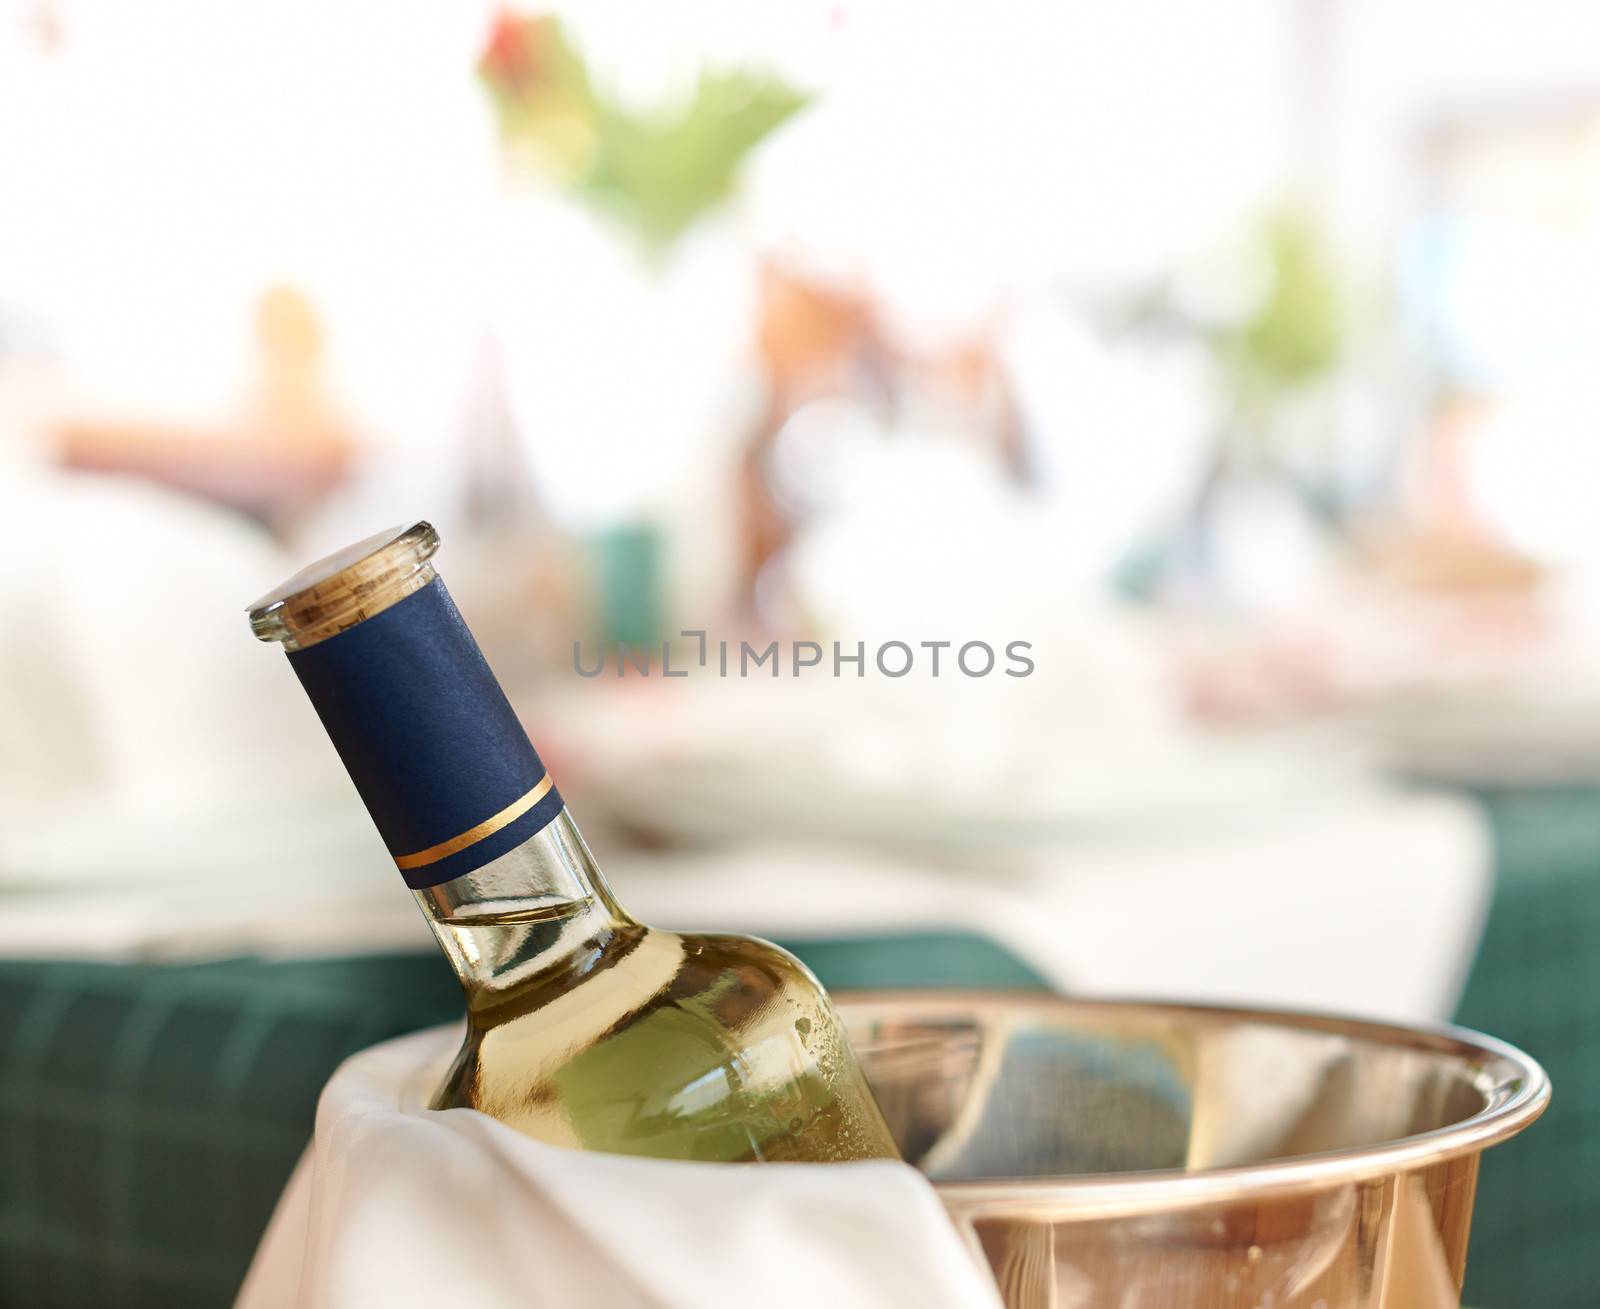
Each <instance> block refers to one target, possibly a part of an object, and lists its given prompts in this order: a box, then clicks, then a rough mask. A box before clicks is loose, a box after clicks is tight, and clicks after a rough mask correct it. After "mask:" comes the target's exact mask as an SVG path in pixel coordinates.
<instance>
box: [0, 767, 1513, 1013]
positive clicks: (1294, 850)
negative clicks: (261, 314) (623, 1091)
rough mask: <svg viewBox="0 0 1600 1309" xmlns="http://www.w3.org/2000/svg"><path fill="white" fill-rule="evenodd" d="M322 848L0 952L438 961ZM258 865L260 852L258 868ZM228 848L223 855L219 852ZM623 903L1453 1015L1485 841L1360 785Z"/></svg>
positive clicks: (1130, 984) (735, 880)
mask: <svg viewBox="0 0 1600 1309" xmlns="http://www.w3.org/2000/svg"><path fill="white" fill-rule="evenodd" d="M348 808H349V813H348V815H347V818H348V826H349V827H350V829H351V831H350V834H349V835H348V837H345V838H342V839H341V841H340V842H337V843H333V846H332V848H333V853H331V854H329V855H327V856H326V857H319V854H318V851H317V849H316V848H314V847H313V848H296V849H295V850H294V852H293V853H294V856H295V857H294V858H292V859H288V860H287V861H285V860H284V859H283V858H282V857H281V853H282V850H283V846H282V844H279V845H276V846H273V847H270V851H277V852H278V854H279V856H280V857H279V858H277V860H276V861H275V862H274V864H273V866H272V867H271V869H270V870H269V871H267V872H265V873H263V872H262V870H261V869H260V868H259V867H257V866H255V865H250V866H246V867H241V868H234V867H231V866H230V865H229V863H228V860H229V858H230V849H233V847H232V846H230V844H229V843H228V842H225V841H219V843H218V845H217V849H216V851H215V855H216V858H215V862H214V863H212V864H210V865H205V862H204V861H203V860H201V859H200V858H199V857H198V855H196V858H195V862H196V864H197V865H203V866H206V867H207V872H206V874H205V875H204V876H198V875H196V876H191V877H188V878H186V879H184V880H182V881H179V882H175V883H171V884H166V885H161V884H155V883H146V882H140V883H137V884H134V885H128V886H115V885H106V884H104V883H102V884H99V885H96V886H94V887H92V888H85V889H84V890H83V891H82V892H81V893H80V894H79V896H78V897H77V900H78V902H77V903H76V904H74V903H73V902H72V898H71V891H70V888H69V887H55V886H48V887H44V888H41V889H40V890H39V891H38V892H37V893H30V892H28V891H26V890H24V889H20V888H19V889H13V890H9V891H7V892H6V893H5V894H4V898H3V899H0V910H3V912H0V953H5V954H12V955H20V954H30V955H36V956H61V955H80V956H88V957H100V958H140V957H143V958H148V957H159V958H184V957H195V956H197V955H198V956H203V955H208V954H209V955H217V954H229V953H237V952H249V951H264V952H267V953H282V954H290V955H304V954H317V953H327V952H330V951H331V952H336V953H338V952H348V951H350V950H352V949H370V950H382V949H395V948H406V947H415V948H418V949H431V948H432V944H431V942H430V939H429V937H428V933H427V930H426V928H425V926H424V924H423V922H422V920H421V916H420V915H419V914H418V913H417V910H416V907H415V905H413V904H412V902H411V897H410V896H409V895H408V894H407V893H406V891H405V888H404V887H403V886H401V885H400V884H399V878H398V876H397V875H396V874H395V872H394V869H393V866H392V865H389V864H388V863H387V861H386V859H385V858H384V856H383V851H382V847H381V846H380V845H379V844H378V842H377V838H376V837H375V836H373V835H372V834H371V832H370V827H369V826H368V825H367V819H366V816H365V814H363V813H361V812H360V810H359V809H358V808H357V807H356V806H355V804H354V802H353V801H351V803H350V805H349V806H348ZM270 851H269V852H270ZM234 852H235V853H237V851H236V850H235V851H234ZM602 862H603V863H604V865H605V868H606V872H607V875H608V877H609V879H610V881H611V884H612V886H613V888H614V889H615V890H616V891H617V893H618V895H619V896H620V897H621V899H622V902H623V903H624V904H626V905H627V906H628V907H629V909H630V910H631V911H632V912H633V913H634V914H636V915H637V916H638V917H639V918H641V919H643V920H644V921H645V922H649V923H652V924H654V925H656V926H660V927H679V928H691V929H702V930H723V929H725V930H734V931H742V932H754V933H758V934H762V935H768V936H779V937H804V936H808V935H809V936H840V935H848V934H849V933H851V932H862V933H866V932H882V931H885V930H894V929H898V928H908V929H918V928H949V927H961V928H968V929H971V930H974V931H978V932H982V933H985V934H987V935H988V936H990V937H992V938H993V939H994V940H995V941H997V942H999V943H1000V944H1002V945H1004V946H1006V947H1008V948H1009V949H1011V950H1013V951H1014V952H1016V953H1017V954H1018V955H1020V956H1021V957H1023V958H1024V959H1026V960H1027V961H1028V962H1029V963H1030V964H1032V965H1033V967H1034V968H1035V969H1037V970H1038V971H1039V972H1040V973H1041V974H1042V975H1043V976H1045V977H1046V978H1048V979H1049V980H1050V981H1051V982H1052V983H1054V984H1055V985H1056V986H1058V987H1060V988H1061V989H1063V990H1066V991H1069V992H1072V993H1074V994H1078V995H1124V996H1145V997H1148V996H1159V997H1163V998H1167V999H1174V1000H1209V1001H1216V1002H1224V1003H1225V1002H1237V1003H1257V1004H1276V1005H1280V1006H1287V1007H1299V1008H1308V1009H1321V1010H1337V1011H1341V1012H1345V1013H1350V1014H1356V1015H1368V1016H1374V1017H1383V1018H1391V1019H1395V1020H1398V1021H1431V1020H1438V1019H1443V1018H1447V1017H1449V1016H1450V1014H1451V1012H1452V1011H1453V1010H1454V1008H1455V1004H1456V1001H1457V999H1458V998H1459V995H1460V990H1461V987H1462V985H1463V983H1464V981H1465V978H1466V974H1467V970H1468V968H1469V967H1470V966H1471V962H1472V959H1473V956H1474V953H1475V952H1476V949H1477V944H1478V940H1479V937H1480V935H1481V932H1482V927H1483V922H1484V918H1485V915H1486V913H1487V909H1488V904H1489V898H1490V892H1491V889H1492V861H1491V851H1490V842H1489V834H1488V830H1487V826H1486V823H1485V821H1484V819H1483V817H1482V815H1481V813H1480V812H1479V811H1478V809H1477V808H1476V807H1475V806H1474V805H1472V804H1471V803H1469V802H1468V801H1465V800H1462V799H1458V798H1456V797H1453V796H1448V795H1440V794H1427V793H1420V792H1417V793H1413V792H1406V791H1399V790H1391V789H1386V788H1382V787H1371V788H1362V787H1352V788H1349V789H1346V790H1341V791H1339V792H1338V793H1336V794H1330V795H1328V796H1326V797H1324V798H1323V799H1321V800H1320V801H1318V802H1315V803H1310V804H1304V805H1301V806H1299V807H1296V808H1294V809H1292V810H1288V811H1286V812H1280V813H1272V814H1266V815H1256V816H1252V817H1251V818H1250V819H1249V820H1248V821H1240V822H1234V823H1229V824H1226V825H1221V826H1216V827H1212V828H1203V827H1195V828H1191V829H1190V830H1187V831H1175V832H1172V833H1171V834H1168V835H1163V836H1160V837H1153V838H1136V837H1128V838H1123V839H1116V840H1112V839H1102V840H1096V841H1079V842H1074V843H1070V844H1062V845H1058V846H1054V847H1047V848H1033V849H1027V848H1017V849H1014V850H1007V849H1003V848H1002V849H994V850H990V851H989V852H987V853H986V854H984V855H982V856H981V857H972V856H968V857H965V858H955V857H951V858H949V859H947V860H943V861H940V862H934V861H930V860H928V859H925V858H913V857H911V856H907V855H895V854H893V853H890V852H884V851H875V850H869V849H866V848H863V847H860V846H856V847H851V848H830V847H826V846H812V845H805V846H802V845H794V844H791V845H774V844H745V845H732V846H722V847H716V848H711V849H706V850H696V851H692V852H659V851H652V852H639V851H631V850H616V851H608V852H606V853H605V855H604V858H603V861H602Z"/></svg>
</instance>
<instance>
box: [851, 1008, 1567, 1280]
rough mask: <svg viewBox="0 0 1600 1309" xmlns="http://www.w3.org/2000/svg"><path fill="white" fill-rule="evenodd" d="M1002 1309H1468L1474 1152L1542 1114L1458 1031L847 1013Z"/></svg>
mask: <svg viewBox="0 0 1600 1309" xmlns="http://www.w3.org/2000/svg"><path fill="white" fill-rule="evenodd" d="M836 1000H837V1003H838V1006H839V1010H840V1012H841V1013H842V1014H843V1016H844V1019H845V1022H846V1024H847V1025H848V1027H849V1030H850V1035H851V1039H852V1042H853V1043H854V1045H855V1047H856V1050H857V1052H858V1054H859V1055H860V1056H861V1059H862V1062H863V1064H864V1066H865V1068H866V1071H867V1076H868V1077H869V1078H870V1080H871V1082H872V1085H873V1089H874V1090H875V1091H876V1092H877V1095H878V1102H879V1104H880V1105H882V1107H883V1111H884V1114H885V1116H886V1117H887V1119H888V1121H889V1126H890V1128H891V1129H892V1130H893V1132H894V1134H895V1138H896V1139H897V1141H898V1142H899V1144H900V1147H901V1150H902V1152H903V1153H904V1155H905V1157H906V1158H907V1159H908V1160H909V1161H911V1162H912V1163H914V1164H916V1165H917V1166H918V1167H919V1168H921V1169H922V1170H923V1172H925V1173H926V1174H927V1175H928V1176H929V1177H930V1178H931V1179H932V1180H933V1182H934V1184H935V1188H936V1189H937V1191H938V1193H939V1195H940V1197H941V1199H943V1201H944V1204H945V1207H946V1208H947V1209H948V1210H949V1212H950V1216H951V1218H952V1219H953V1220H954V1221H955V1223H956V1226H957V1227H958V1228H959V1229H960V1231H961V1232H962V1233H963V1235H964V1236H965V1237H966V1238H967V1239H968V1241H969V1242H970V1243H971V1244H972V1246H973V1247H974V1249H975V1251H976V1252H978V1253H980V1254H981V1255H982V1257H983V1258H984V1259H985V1260H986V1261H987V1262H988V1264H989V1266H990V1267H991V1268H992V1269H993V1272H994V1276H995V1280H996V1282H997V1283H998V1284H999V1287H1000V1290H1001V1295H1002V1298H1003V1299H1004V1301H1005V1303H1006V1304H1007V1305H1008V1306H1011V1309H1190V1307H1193V1309H1456V1307H1457V1306H1459V1304H1460V1288H1461V1278H1462V1273H1463V1271H1464V1269H1465V1266H1466V1255H1467V1236H1468V1230H1469V1228H1470V1226H1471V1220H1472V1199H1473V1192H1474V1190H1475V1188H1476V1186H1477V1177H1478V1156H1479V1154H1480V1153H1481V1152H1482V1151H1483V1150H1484V1149H1485V1148H1486V1147H1487V1146H1490V1145H1493V1144H1495V1143H1496V1142H1498V1141H1503V1140H1505V1139H1506V1138H1507V1137H1509V1136H1512V1135H1513V1134H1515V1133H1517V1132H1519V1131H1521V1130H1522V1129H1523V1128H1524V1127H1526V1126H1528V1124H1529V1123H1531V1122H1532V1121H1533V1120H1534V1119H1535V1118H1537V1117H1538V1116H1539V1114H1540V1113H1542V1112H1543V1110H1544V1108H1545V1105H1546V1104H1547V1103H1548V1101H1549V1098H1550V1087H1549V1082H1548V1081H1547V1080H1546V1078H1545V1075H1544V1072H1543V1070H1542V1069H1541V1068H1540V1067H1539V1066H1538V1064H1536V1063H1534V1061H1533V1060H1531V1059H1529V1058H1528V1057H1527V1056H1526V1055H1524V1054H1522V1053H1521V1052H1519V1051H1517V1050H1514V1049H1512V1048H1511V1047H1509V1046H1507V1045H1503V1044H1501V1043H1500V1042H1498V1041H1494V1040H1491V1039H1489V1038H1487V1037H1483V1036H1478V1035H1476V1034H1475V1033H1472V1032H1466V1031H1461V1030H1457V1029H1444V1028H1439V1029H1431V1030H1422V1029H1413V1028H1407V1027H1395V1026H1388V1025H1385V1024H1381V1023H1367V1022H1355V1021H1350V1020H1346V1019H1339V1018H1328V1017H1313V1016H1307V1015H1298V1014H1281V1013H1271V1012H1257V1011H1250V1010H1230V1009H1213V1008H1195V1007H1187V1006H1179V1005H1157V1004H1121V1003H1109V1002H1092V1001H1077V1000H1064V999H1059V998H1056V997H1052V996H1046V995H1038V994H1017V993H1005V992H974V991H945V992H938V991H933V992H927V991H923V992H907V993H878V992H854V993H844V994H841V995H839V996H837V997H836Z"/></svg>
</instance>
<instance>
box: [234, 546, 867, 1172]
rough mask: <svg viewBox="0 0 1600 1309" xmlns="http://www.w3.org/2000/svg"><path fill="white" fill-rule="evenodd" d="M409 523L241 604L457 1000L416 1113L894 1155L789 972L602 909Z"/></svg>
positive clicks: (803, 972) (749, 945)
mask: <svg viewBox="0 0 1600 1309" xmlns="http://www.w3.org/2000/svg"><path fill="white" fill-rule="evenodd" d="M438 544H439V542H438V537H437V535H436V534H435V533H434V530H433V529H432V528H431V527H430V526H429V525H428V524H427V523H417V524H414V525H413V526H411V527H408V528H404V529H397V530H395V531H391V532H385V533H382V534H380V535H378V536H375V537H372V538H370V539H369V540H366V541H362V542H360V543H359V544H357V545H354V546H351V547H350V548H349V549H347V550H344V551H342V552H340V553H339V554H336V555H332V556H330V557H329V558H327V559H324V560H322V561H321V562H320V563H317V564H313V565H312V566H311V567H309V568H307V569H306V570H304V571H303V572H301V573H299V574H297V575H296V576H295V577H293V578H291V579H290V580H289V581H288V582H286V583H284V585H283V586H281V587H279V588H278V589H277V590H275V591H273V592H271V593H270V594H268V595H266V596H264V597H263V598H262V599H261V600H259V601H257V603H256V604H255V605H253V606H252V607H251V610H250V623H251V627H252V629H253V630H254V631H255V633H256V635H257V636H258V637H260V638H261V639H262V640H264V641H277V642H280V643H281V644H282V645H283V646H284V648H285V649H286V650H287V651H288V655H289V662H290V664H291V666H292V667H293V668H294V671H295V673H296V674H297V675H298V677H299V678H300V681H301V684H302V685H303V686H304V687H305V689H306V692H307V694H308V695H309V696H310V698H311V701H312V704H313V705H314V706H315V707H316V710H317V713H318V715H319V716H320V717H321V719H322V722H323V725H324V726H325V727H326V728H327V729H328V734H329V736H330V737H332V738H333V743H334V745H335V747H336V748H337V749H338V751H339V755H340V757H341V758H342V759H343V760H344V763H345V767H346V768H347V770H348V771H349V773H350V776H351V779H352V780H353V781H354V782H355V785H356V789H357V791H358V792H359V793H360V795H361V798H362V800H363V801H364V802H365V803H366V806H367V809H368V811H369V812H370V813H371V815H372V818H373V821H374V822H375V823H376V825H377V827H378V831H379V833H380V834H381V835H382V837H383V839H384V842H385V844H386V845H387V846H388V848H389V852H390V853H391V854H392V855H393V856H394V861H395V864H396V865H397V866H398V867H399V869H400V872H401V874H402V875H403V876H404V877H405V880H406V883H407V884H408V885H409V886H410V887H411V888H412V891H413V892H414V894H415V895H416V898H417V901H418V903H419V904H420V905H421V906H422V910H423V913H424V914H426V915H427V918H428V921H429V923H430V925H431V926H432V928H433V932H434V935H435V936H436V937H437V938H438V940H439V944H440V945H441V946H442V947H443V949H444V952H445V954H446V956H447V957H448V958H449V960H450V963H451V965H452V966H453V967H454V969H455V971H456V974H457V976H458V977H459V978H460V979H461V984H462V987H463V988H464V989H465V991H466V995H467V1034H466V1039H465V1041H464V1043H463V1044H462V1047H461V1051H460V1053H459V1054H458V1055H457V1056H456V1060H455V1063H454V1065H453V1066H452V1068H451V1070H450V1072H449V1075H448V1076H447V1077H446V1079H445V1082H444V1085H443V1086H442V1087H440V1089H439V1091H438V1094H437V1095H436V1097H435V1100H434V1106H433V1107H434V1108H438V1109H445V1108H452V1107H463V1106H464V1107H469V1108H473V1109H480V1110H482V1111H483V1112H484V1113H487V1114H491V1115H493V1116H494V1117H496V1118H498V1119H500V1120H501V1121H502V1122H505V1123H507V1124H509V1125H510V1126H512V1127H514V1128H516V1129H517V1130H518V1131H521V1132H524V1133H526V1134H527V1135H528V1136H531V1137H535V1138H537V1139H538V1140H541V1141H548V1142H551V1143H554V1144H557V1145H566V1146H574V1147H578V1148H582V1149H588V1150H607V1151H612V1152H615V1153H621V1154H635V1155H649V1156H654V1157H657V1158H667V1159H696V1160H727V1161H735V1160H809V1161H828V1160H844V1159H869V1158H895V1157H897V1152H896V1149H895V1145H894V1142H893V1140H892V1139H891V1138H890V1136H889V1131H888V1129H887V1127H885V1125H884V1122H883V1118H882V1115H881V1114H880V1113H879V1112H878V1107H877V1105H876V1104H875V1103H874V1101H873V1099H872V1095H871V1092H870V1091H869V1090H868V1088H867V1083H866V1079H865V1077H864V1076H863V1075H862V1072H861V1069H860V1067H859V1066H858V1065H857V1063H856V1059H855V1056H854V1054H853V1053H852V1052H851V1050H850V1046H849V1043H848V1041H847V1040H846V1039H845V1035H844V1032H843V1029H842V1028H841V1026H840V1024H839V1020H838V1018H837V1017H836V1016H835V1014H834V1012H833V1009H832V1007H831V1006H830V1005H829V1003H828V998H827V996H826V995H825V994H824V993H823V990H822V988H821V986H820V985H819V984H818V982H817V980H816V978H814V977H813V976H812V975H811V974H810V972H809V971H807V969H806V968H805V966H804V965H803V964H801V963H800V962H799V961H798V960H797V959H795V958H794V957H793V956H792V955H790V954H788V953H786V952H785V951H783V950H780V949H779V948H778V947H777V946H774V945H770V944H768V943H767V942H765V941H760V940H757V939H755V938H753V937H746V936H732V935H724V934H714V935H712V934H707V935H698V934H683V933H674V932H660V931H655V930H653V929H652V928H649V927H645V926H643V925H641V924H639V923H637V922H635V921H634V920H633V919H631V918H630V917H629V916H628V915H627V913H625V912H624V911H623V910H622V908H621V907H620V906H619V905H618V904H617V901H616V899H615V898H614V897H613V896H612V894H611V891H610V889H609V888H608V887H607V886H606V883H605V879H604V878H603V877H602V876H601V874H600V870H599V869H598V868H597V867H596V866H595V862H594V859H593V857H592V856H591V855H590V853H589V850H588V847H587V846H585V845H584V842H583V837H582V836H581V835H580V834H579V832H578V829H577V826H576V825H575V824H574V823H573V821H572V819H571V817H570V816H569V815H568V813H567V810H566V807H565V806H564V805H563V803H562V800H561V796H560V794H559V792H557V790H556V789H555V786H554V784H553V782H552V780H551V778H550V775H549V773H548V772H547V771H546V769H545V767H544V764H543V763H542V762H541V761H540V759H539V756H538V754H537V753H536V752H535V751H534V748H533V746H532V745H531V744H530V743H529V741H528V737H527V734H526V733H525V732H524V731H523V729H522V727H521V725H520V723H519V722H518V721H517V717H516V715H515V713H514V712H513V711H512V709H511V706H510V704H509V703H508V702H507V700H506V697H505V694H504V693H503V692H502V691H501V689H500V686H499V683H498V682H496V680H495V677H494V674H493V673H492V672H491V671H490V670H489V666H488V664H487V663H486V662H485V661H484V658H483V655H482V653H481V652H480V651H479V649H478V646H477V643H476V642H475V641H474V640H473V639H472V634H471V633H470V632H469V631H468V630H467V628H466V625H465V624H464V623H463V622H462V620H461V616H460V614H459V613H458V612H457V611H456V608H455V605H454V604H453V603H452V602H451V599H450V596H449V593H448V592H447V591H446V590H445V588H444V583H443V582H442V581H440V580H439V578H438V576H437V575H436V573H435V571H434V567H433V563H432V558H433V554H434V551H435V550H436V549H437V548H438Z"/></svg>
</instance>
